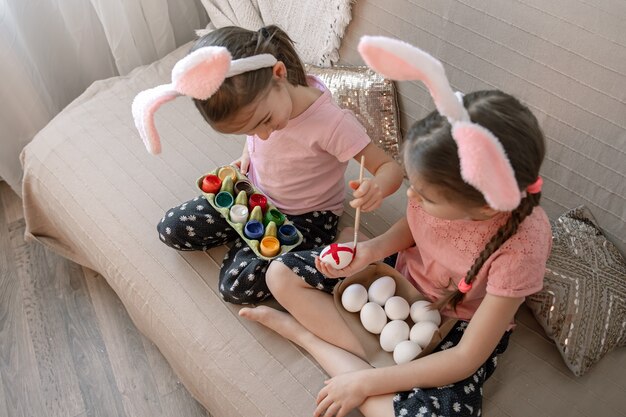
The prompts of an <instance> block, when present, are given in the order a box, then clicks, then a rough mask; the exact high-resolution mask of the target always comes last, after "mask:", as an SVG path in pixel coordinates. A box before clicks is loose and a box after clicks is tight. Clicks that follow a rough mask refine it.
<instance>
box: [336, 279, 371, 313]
mask: <svg viewBox="0 0 626 417" xmlns="http://www.w3.org/2000/svg"><path fill="white" fill-rule="evenodd" d="M365 303H367V290H366V289H365V287H364V286H362V285H361V284H352V285H348V287H347V288H346V289H345V290H343V294H341V304H342V305H343V308H345V309H346V310H347V311H349V312H350V313H356V312H357V311H360V310H361V308H363V306H364V305H365Z"/></svg>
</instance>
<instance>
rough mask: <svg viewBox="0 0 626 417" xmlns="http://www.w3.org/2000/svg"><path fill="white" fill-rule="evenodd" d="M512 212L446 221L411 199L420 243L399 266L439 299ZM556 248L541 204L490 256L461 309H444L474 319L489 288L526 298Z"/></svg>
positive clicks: (412, 221) (422, 290)
mask: <svg viewBox="0 0 626 417" xmlns="http://www.w3.org/2000/svg"><path fill="white" fill-rule="evenodd" d="M509 216H510V214H509V213H500V214H498V215H496V216H495V217H493V218H491V219H488V220H483V221H471V220H454V221H450V220H441V219H438V218H435V217H433V216H431V215H429V214H427V213H426V212H424V210H423V209H422V208H421V207H420V206H419V204H417V203H415V202H413V201H409V203H408V207H407V220H408V223H409V227H410V229H411V234H412V235H413V238H414V239H415V242H416V245H415V246H413V247H411V248H409V249H406V250H404V251H402V252H401V253H400V254H399V256H398V261H397V263H396V269H398V271H400V272H401V273H402V274H403V275H404V276H405V277H407V278H408V279H409V280H410V281H412V283H413V284H414V285H415V287H416V288H417V289H418V291H419V292H420V293H422V294H423V295H424V296H426V297H427V298H428V299H430V300H431V301H433V300H435V299H437V298H439V297H440V295H441V294H442V291H443V289H444V288H445V287H447V286H448V284H449V280H450V278H451V279H452V281H453V283H454V284H453V285H454V288H456V285H457V283H458V282H459V281H460V280H461V279H462V278H463V277H465V274H466V273H467V271H468V270H469V268H470V267H471V266H472V264H473V263H474V259H475V258H476V257H477V256H478V254H479V253H480V252H481V251H482V250H483V249H484V248H485V244H486V243H487V242H488V241H489V240H490V239H491V237H492V236H493V235H494V234H495V232H496V231H497V230H498V228H499V227H500V226H502V225H503V224H504V223H506V221H507V220H508V218H509ZM551 247H552V232H551V229H550V223H549V221H548V218H547V216H546V213H545V212H544V211H543V209H542V208H541V207H535V208H534V210H533V212H532V213H531V214H530V215H529V216H528V217H526V218H525V219H524V221H523V222H522V223H521V224H520V226H519V228H518V230H517V232H516V233H515V234H514V235H513V236H511V237H510V238H509V239H508V240H507V241H506V242H505V243H504V244H503V245H502V246H500V248H498V250H496V252H494V253H493V254H492V255H491V256H490V257H489V259H487V261H486V262H485V264H484V265H483V267H482V268H481V270H480V271H479V273H478V276H477V277H476V278H475V279H474V281H473V283H472V289H471V290H470V291H469V292H468V293H467V294H465V298H464V299H463V301H462V302H461V303H460V304H458V305H457V309H456V312H455V311H454V310H452V309H451V308H449V307H447V308H445V309H444V310H443V311H442V314H443V315H445V316H448V317H457V318H460V319H463V320H469V319H470V318H471V317H472V316H473V315H474V313H475V312H476V309H478V305H479V304H480V302H481V301H482V299H483V298H484V297H485V295H486V293H489V294H492V295H498V296H503V297H525V296H527V295H530V294H533V293H535V292H537V291H539V290H540V289H541V288H542V286H543V276H544V272H545V265H546V261H547V259H548V255H549V254H550V249H551ZM450 288H451V289H452V288H453V287H452V286H451V287H450Z"/></svg>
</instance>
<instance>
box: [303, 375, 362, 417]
mask: <svg viewBox="0 0 626 417" xmlns="http://www.w3.org/2000/svg"><path fill="white" fill-rule="evenodd" d="M361 382H362V381H361V377H360V376H359V371H356V372H348V373H345V374H340V375H337V376H335V377H333V378H331V379H329V380H327V381H324V383H325V384H326V386H325V387H324V388H322V389H321V391H320V392H319V394H317V408H316V409H315V412H313V416H314V417H320V416H322V415H324V416H335V417H343V416H345V415H346V414H348V413H349V412H350V411H351V410H353V409H355V408H357V407H358V406H360V405H361V404H363V401H365V399H366V398H367V395H365V393H364V392H363V391H362V389H361V387H362V383H361Z"/></svg>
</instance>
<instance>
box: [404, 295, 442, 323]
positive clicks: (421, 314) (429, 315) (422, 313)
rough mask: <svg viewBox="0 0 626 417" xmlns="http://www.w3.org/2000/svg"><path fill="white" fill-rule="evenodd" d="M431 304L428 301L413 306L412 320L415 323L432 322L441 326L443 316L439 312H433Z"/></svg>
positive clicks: (418, 302) (415, 303)
mask: <svg viewBox="0 0 626 417" xmlns="http://www.w3.org/2000/svg"><path fill="white" fill-rule="evenodd" d="M430 305H431V303H430V302H429V301H426V300H419V301H416V302H414V303H413V304H411V320H413V323H419V322H420V321H432V322H433V323H435V324H436V325H437V326H439V325H440V324H441V315H440V314H439V311H438V310H431V309H430V308H429V307H430Z"/></svg>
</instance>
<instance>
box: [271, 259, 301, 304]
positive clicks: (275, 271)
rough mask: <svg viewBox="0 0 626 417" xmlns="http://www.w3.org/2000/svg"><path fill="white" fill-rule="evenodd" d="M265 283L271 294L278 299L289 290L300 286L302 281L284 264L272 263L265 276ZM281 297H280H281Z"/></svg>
mask: <svg viewBox="0 0 626 417" xmlns="http://www.w3.org/2000/svg"><path fill="white" fill-rule="evenodd" d="M294 277H295V278H297V279H293V278H294ZM265 282H266V283H267V287H268V288H269V289H270V292H271V293H272V294H273V295H274V297H276V294H280V293H281V292H283V291H285V290H286V289H288V288H292V287H293V286H294V285H298V283H301V282H302V280H301V279H300V277H298V276H297V275H296V274H294V272H293V271H292V270H291V269H290V268H289V267H288V266H287V265H285V264H284V263H282V262H278V261H274V262H271V263H270V264H269V266H268V268H267V272H266V274H265ZM279 297H280V295H279Z"/></svg>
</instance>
